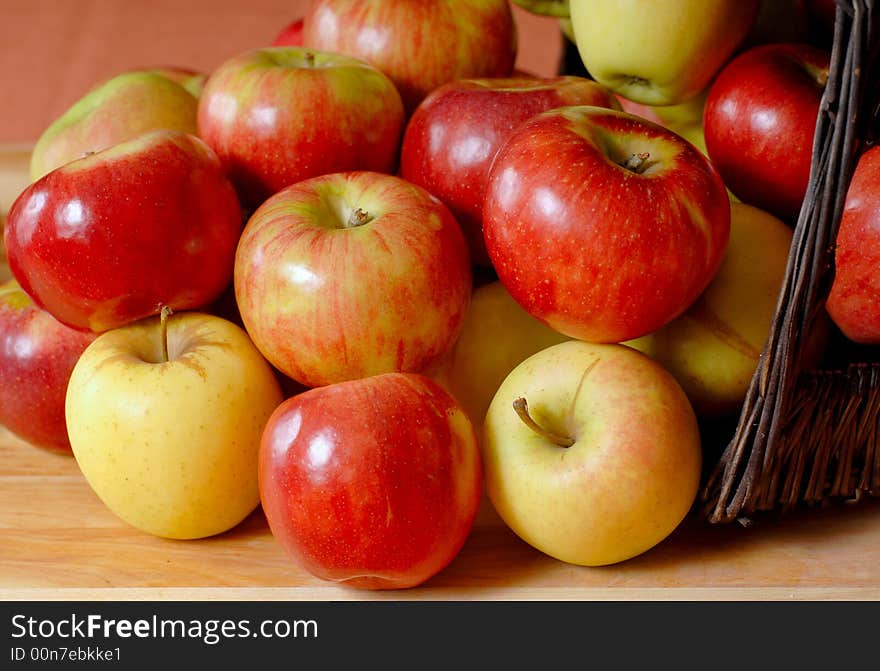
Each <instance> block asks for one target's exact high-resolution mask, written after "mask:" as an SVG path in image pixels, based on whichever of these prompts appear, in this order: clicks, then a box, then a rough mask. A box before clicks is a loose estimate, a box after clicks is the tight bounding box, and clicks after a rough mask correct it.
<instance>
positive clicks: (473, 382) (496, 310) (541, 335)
mask: <svg viewBox="0 0 880 671" xmlns="http://www.w3.org/2000/svg"><path fill="white" fill-rule="evenodd" d="M568 339H569V338H568V337H567V336H564V335H562V334H561V333H559V332H558V331H554V330H553V329H551V328H550V327H549V326H546V325H545V324H543V323H542V322H540V321H538V320H537V319H535V318H534V317H532V316H531V315H530V314H529V313H528V312H526V311H525V310H524V309H523V308H522V307H521V306H520V305H519V303H517V302H516V301H515V300H514V299H513V298H512V297H511V295H510V294H509V293H508V292H507V289H505V288H504V285H503V284H501V282H499V281H497V280H496V281H494V282H489V283H488V284H483V285H481V286H479V287H477V288H476V289H474V292H473V294H472V295H471V303H470V306H469V307H468V311H467V314H466V315H465V318H464V326H463V327H462V330H461V335H460V336H459V337H458V340H457V341H456V343H455V345H454V346H453V347H452V349H451V350H449V351H448V352H447V353H446V354H445V355H444V356H443V358H442V359H441V360H440V361H439V362H437V363H436V364H434V365H433V366H431V368H430V369H429V370H427V371H424V372H425V374H426V375H428V376H429V377H432V378H434V379H435V380H436V381H437V382H439V383H440V384H441V385H443V386H444V387H446V389H447V390H448V391H449V392H450V393H451V394H452V395H453V396H454V397H455V398H456V399H458V401H459V403H461V404H462V406H463V407H464V409H465V412H466V413H467V415H468V417H469V418H470V420H471V421H472V422H473V423H474V425H475V426H479V425H480V424H482V422H483V418H484V417H485V416H486V410H487V409H488V408H489V403H490V402H491V401H492V397H493V396H494V395H495V392H496V391H498V387H499V386H500V385H501V383H502V382H503V381H504V378H505V377H507V374H508V373H510V371H512V370H513V369H514V368H515V367H516V365H517V364H519V363H520V362H521V361H523V359H525V358H526V357H528V356H531V355H532V354H534V353H535V352H539V351H540V350H542V349H544V348H545V347H550V346H551V345H555V344H557V343H560V342H563V341H565V340H568Z"/></svg>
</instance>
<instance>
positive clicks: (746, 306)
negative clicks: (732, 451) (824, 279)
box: [625, 203, 792, 417]
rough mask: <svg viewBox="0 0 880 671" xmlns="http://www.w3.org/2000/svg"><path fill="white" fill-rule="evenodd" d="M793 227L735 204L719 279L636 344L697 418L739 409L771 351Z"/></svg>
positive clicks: (758, 210) (743, 205)
mask: <svg viewBox="0 0 880 671" xmlns="http://www.w3.org/2000/svg"><path fill="white" fill-rule="evenodd" d="M791 241H792V230H791V228H789V227H788V226H787V225H786V224H785V223H783V222H782V221H781V220H779V219H777V218H776V217H774V216H773V215H770V214H768V213H767V212H764V211H763V210H760V209H758V208H756V207H753V206H751V205H746V204H744V203H731V221H730V242H729V246H728V250H727V255H726V257H725V259H724V262H723V264H722V265H721V268H720V269H719V270H718V273H717V274H716V275H715V277H714V279H713V280H712V282H711V283H710V284H709V286H708V287H707V288H706V290H705V291H704V292H703V294H702V295H701V296H700V298H698V299H697V301H696V302H695V303H694V304H693V305H692V306H691V307H690V308H689V309H688V310H687V311H686V312H685V313H684V314H683V315H681V316H680V317H678V318H677V319H675V320H673V321H672V322H670V323H669V324H667V325H666V326H664V327H662V328H660V329H659V330H657V331H655V332H653V333H651V334H649V335H646V336H643V337H641V338H638V339H636V340H631V341H628V342H627V343H625V344H627V345H630V346H631V347H634V348H635V349H638V350H640V351H642V352H644V353H645V354H648V355H649V356H651V357H652V358H654V359H656V360H657V361H659V362H660V363H661V364H662V365H663V366H664V367H665V368H667V370H669V371H670V372H671V373H672V374H673V375H674V376H675V378H676V379H677V380H678V381H679V383H680V384H681V386H682V387H683V388H684V390H685V392H686V393H687V395H688V398H689V399H690V400H691V403H692V404H693V406H694V408H695V409H696V411H697V414H698V415H700V416H704V417H719V416H725V415H729V414H731V413H733V412H736V411H737V410H738V408H739V407H740V405H741V404H742V401H743V399H744V398H745V394H746V391H747V390H748V386H749V383H750V381H751V378H752V375H753V373H754V371H755V368H756V366H757V363H758V358H759V357H760V355H761V352H762V350H763V349H764V344H765V343H766V340H767V336H768V335H769V332H770V324H771V322H772V319H773V313H774V311H775V309H776V302H777V299H778V296H779V292H780V289H781V287H782V282H783V279H784V276H785V268H786V265H787V263H788V254H789V250H790V248H791Z"/></svg>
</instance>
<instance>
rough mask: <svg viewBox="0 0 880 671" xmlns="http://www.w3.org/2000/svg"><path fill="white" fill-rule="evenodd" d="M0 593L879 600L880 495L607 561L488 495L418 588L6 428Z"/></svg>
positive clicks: (22, 172)
mask: <svg viewBox="0 0 880 671" xmlns="http://www.w3.org/2000/svg"><path fill="white" fill-rule="evenodd" d="M27 160H28V147H27V146H15V147H10V146H6V147H3V146H0V211H5V209H6V208H8V207H9V204H10V203H11V202H12V200H13V199H14V197H15V195H17V193H18V191H20V189H22V188H24V185H25V184H26V183H27V175H26V172H27ZM0 384H2V380H0ZM0 599H4V600H21V599H24V600H31V599H65V600H92V599H94V600H125V599H152V600H166V599H171V600H186V599H224V600H236V599H248V600H251V599H258V600H278V599H281V600H312V601H315V600H321V601H323V600H354V599H392V600H405V599H431V600H449V599H454V600H499V599H500V600H507V599H514V600H536V599H537V600H634V599H637V600H645V599H651V600H755V599H758V600H786V599H834V600H840V599H843V600H880V500H873V501H867V502H862V503H859V504H857V505H840V506H837V507H834V508H830V509H826V510H821V511H818V510H816V511H804V512H801V513H797V514H790V515H787V516H784V517H782V518H780V519H770V518H761V519H759V520H758V521H757V523H756V524H755V525H753V526H752V527H750V528H743V527H741V526H740V525H738V524H734V525H725V526H711V525H708V524H707V523H704V522H701V521H699V520H696V519H688V520H686V521H685V522H684V523H683V524H682V525H681V527H680V528H679V529H677V530H676V531H675V532H674V533H673V534H672V535H671V536H670V537H669V538H667V539H666V540H665V541H663V542H662V543H661V544H659V545H658V546H656V547H655V548H653V549H652V550H650V551H648V552H646V553H645V554H643V555H641V556H639V557H636V558H634V559H632V560H629V561H627V562H623V563H620V564H616V565H613V566H608V567H601V568H586V567H578V566H572V565H568V564H565V563H563V562H560V561H557V560H555V559H552V558H550V557H548V556H546V555H543V554H542V553H540V552H538V551H537V550H534V549H533V548H531V547H530V546H528V545H526V544H525V543H524V542H522V541H521V540H519V539H518V538H517V537H516V536H515V535H514V534H513V533H512V532H510V531H509V530H508V529H507V528H506V527H505V526H504V524H503V523H502V522H501V521H500V519H499V518H498V517H497V516H496V515H495V514H494V512H493V511H492V509H491V506H489V505H488V504H487V503H486V502H484V505H483V508H482V509H481V511H480V514H479V516H478V518H477V521H476V524H475V526H474V529H473V531H472V534H471V536H470V537H469V540H468V542H467V543H466V545H465V547H464V548H463V549H462V551H461V553H460V554H459V555H458V557H456V559H455V560H454V561H453V562H452V563H451V564H450V565H449V566H448V567H447V568H446V569H445V570H443V571H442V572H441V573H439V574H438V575H436V576H435V577H434V578H432V579H431V580H430V581H428V582H427V583H425V584H424V585H422V586H420V587H418V588H415V589H411V590H405V591H394V592H362V591H356V590H352V589H350V588H345V587H341V586H338V585H335V584H332V583H327V582H323V581H320V580H318V579H316V578H313V577H312V576H310V575H309V574H307V573H306V572H304V571H303V570H301V569H300V568H298V567H297V566H295V565H294V564H293V563H292V562H291V561H290V560H289V559H287V557H286V556H285V555H284V553H283V552H282V551H281V549H280V546H279V545H278V544H277V543H276V542H275V540H274V538H273V537H272V535H271V533H270V531H269V528H268V526H267V524H266V522H265V518H264V517H263V515H262V512H261V511H260V510H259V509H258V510H256V511H254V513H253V514H252V515H251V516H250V517H249V518H248V519H246V520H245V521H244V522H243V523H242V524H240V525H239V526H238V527H236V528H235V529H233V530H231V531H229V532H227V533H224V534H221V535H219V536H216V537H213V538H209V539H203V540H197V541H171V540H165V539H160V538H154V537H152V536H148V535H146V534H143V533H141V532H139V531H137V530H135V529H132V528H130V527H128V526H127V525H125V524H124V523H123V522H121V521H120V520H118V519H117V518H116V517H115V516H114V515H113V514H112V513H110V512H109V511H108V510H107V509H106V508H105V507H104V506H103V504H102V503H101V502H100V500H99V499H98V498H97V497H96V496H95V494H94V493H93V492H92V491H91V489H90V488H89V486H88V484H87V483H86V481H85V479H84V478H83V477H82V475H81V473H80V472H79V469H78V467H77V464H76V461H75V459H74V458H73V457H72V456H70V455H60V454H56V453H51V452H47V451H44V450H41V449H38V448H35V447H33V446H30V445H28V444H26V443H24V442H22V441H21V440H19V439H17V438H15V437H14V436H12V434H10V433H9V432H8V431H6V430H5V429H3V428H2V427H0Z"/></svg>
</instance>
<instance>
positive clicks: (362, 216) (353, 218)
mask: <svg viewBox="0 0 880 671" xmlns="http://www.w3.org/2000/svg"><path fill="white" fill-rule="evenodd" d="M372 220H373V217H371V216H370V214H369V213H368V212H365V211H364V210H362V209H361V208H359V207H358V208H356V209H355V210H353V211H352V213H351V215H350V216H349V217H348V223H347V224H346V228H355V227H356V226H363V225H364V224H368V223H370V222H371V221H372Z"/></svg>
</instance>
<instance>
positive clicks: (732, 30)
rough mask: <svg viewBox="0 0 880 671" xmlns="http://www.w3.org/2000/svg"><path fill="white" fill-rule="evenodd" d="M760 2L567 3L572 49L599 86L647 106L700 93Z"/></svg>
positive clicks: (589, 0)
mask: <svg viewBox="0 0 880 671" xmlns="http://www.w3.org/2000/svg"><path fill="white" fill-rule="evenodd" d="M759 6H760V0H571V3H570V11H571V22H572V29H573V30H574V35H575V43H576V44H577V48H578V51H579V53H580V55H581V59H582V60H583V62H584V65H585V66H586V68H587V70H588V71H589V72H590V75H591V76H592V77H593V78H594V79H595V80H596V81H598V82H599V83H600V84H604V85H606V86H608V87H609V88H610V89H612V90H613V91H615V92H617V93H620V94H621V95H623V96H625V97H626V98H629V99H630V100H633V101H635V102H640V103H645V104H648V105H675V104H678V103H681V102H684V101H685V100H689V99H690V98H693V97H694V96H695V95H697V94H698V93H700V92H701V91H702V90H704V89H705V88H706V87H707V86H708V85H709V83H710V81H711V80H712V77H713V76H714V75H715V73H716V72H718V70H719V69H720V68H721V67H722V65H724V63H725V62H726V61H727V60H728V59H729V58H730V56H731V55H732V54H733V53H734V51H735V50H736V49H737V47H739V45H740V44H741V43H742V41H743V40H744V39H745V37H746V35H747V34H748V33H749V31H750V30H751V29H752V26H753V25H754V23H755V19H756V17H757V14H758V9H759Z"/></svg>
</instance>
